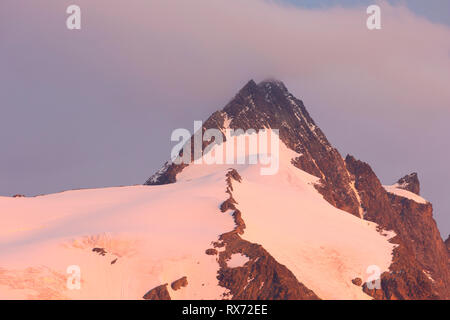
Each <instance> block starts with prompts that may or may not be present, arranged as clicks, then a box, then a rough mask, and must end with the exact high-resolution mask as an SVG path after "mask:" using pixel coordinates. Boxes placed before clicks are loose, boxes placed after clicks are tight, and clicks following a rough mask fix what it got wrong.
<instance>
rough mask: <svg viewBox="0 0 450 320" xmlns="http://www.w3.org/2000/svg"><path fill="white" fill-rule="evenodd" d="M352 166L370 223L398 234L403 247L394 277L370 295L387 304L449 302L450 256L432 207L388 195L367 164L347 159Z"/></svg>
mask: <svg viewBox="0 0 450 320" xmlns="http://www.w3.org/2000/svg"><path fill="white" fill-rule="evenodd" d="M346 164H347V168H348V170H349V172H350V173H351V174H352V175H353V176H354V179H355V188H356V189H357V190H358V193H359V195H360V199H361V205H362V207H363V209H364V210H365V212H366V214H365V216H364V218H365V219H367V220H369V221H373V222H376V223H377V224H379V225H380V227H381V228H383V229H385V230H393V231H394V232H395V233H396V236H395V237H394V238H393V239H392V240H391V241H392V242H393V243H396V244H397V247H396V248H395V249H394V252H393V262H392V264H391V266H390V268H389V270H390V272H386V273H383V274H382V276H381V284H382V285H381V287H382V288H381V291H380V290H375V289H374V290H369V289H367V287H365V290H364V291H365V292H366V293H370V294H371V295H372V296H374V297H376V298H380V297H382V298H383V299H438V298H444V299H446V298H448V295H449V289H450V287H449V286H450V283H449V281H450V274H449V266H448V262H447V252H445V247H444V244H443V241H442V239H441V237H440V234H439V230H438V228H437V226H436V223H435V221H434V219H433V217H432V206H431V204H430V203H427V204H419V203H416V202H414V201H413V200H410V199H407V198H403V197H399V196H396V195H394V194H390V193H388V192H386V190H385V189H384V187H383V186H382V185H381V183H380V181H379V179H378V178H377V176H376V175H375V173H374V172H373V171H372V169H371V168H370V166H369V165H368V164H367V163H364V162H362V161H359V160H356V159H355V158H354V157H352V156H347V158H346Z"/></svg>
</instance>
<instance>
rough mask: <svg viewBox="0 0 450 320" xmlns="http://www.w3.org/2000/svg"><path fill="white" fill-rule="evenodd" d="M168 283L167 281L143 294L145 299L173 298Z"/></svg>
mask: <svg viewBox="0 0 450 320" xmlns="http://www.w3.org/2000/svg"><path fill="white" fill-rule="evenodd" d="M167 285H168V284H167V283H166V284H163V285H160V286H157V287H155V288H153V289H151V290H150V291H149V292H147V293H146V294H145V295H144V296H143V298H144V300H171V298H170V294H169V291H167Z"/></svg>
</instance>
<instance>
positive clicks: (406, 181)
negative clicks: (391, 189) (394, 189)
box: [397, 172, 420, 195]
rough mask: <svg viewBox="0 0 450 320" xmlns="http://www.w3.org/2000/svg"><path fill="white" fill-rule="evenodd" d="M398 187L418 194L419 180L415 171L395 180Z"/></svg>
mask: <svg viewBox="0 0 450 320" xmlns="http://www.w3.org/2000/svg"><path fill="white" fill-rule="evenodd" d="M397 185H398V188H400V189H403V190H407V191H411V192H412V193H415V194H417V195H420V181H419V178H418V176H417V172H413V173H410V174H408V175H406V176H404V177H403V178H401V179H399V180H398V181H397Z"/></svg>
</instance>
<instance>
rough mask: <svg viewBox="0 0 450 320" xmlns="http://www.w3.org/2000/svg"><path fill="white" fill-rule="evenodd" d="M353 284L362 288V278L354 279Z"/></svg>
mask: <svg viewBox="0 0 450 320" xmlns="http://www.w3.org/2000/svg"><path fill="white" fill-rule="evenodd" d="M352 283H353V284H354V285H355V286H358V287H360V286H361V285H362V279H361V278H355V279H352Z"/></svg>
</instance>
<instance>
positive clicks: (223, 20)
mask: <svg viewBox="0 0 450 320" xmlns="http://www.w3.org/2000/svg"><path fill="white" fill-rule="evenodd" d="M373 2H375V1H365V0H362V1H350V0H349V1H331V0H328V1H310V0H290V1H286V2H284V3H281V2H280V1H277V2H272V3H265V2H263V1H258V0H246V1H242V0H217V1H210V0H189V1H185V0H127V1H125V0H96V1H91V0H73V1H65V0H59V1H54V0H36V1H32V2H31V1H25V0H2V1H0V58H1V59H0V111H1V113H0V143H1V146H0V147H1V148H0V150H1V154H0V195H5V196H10V195H13V194H17V193H21V194H26V195H36V194H44V193H51V192H58V191H62V190H67V189H75V188H91V187H104V186H116V185H130V184H140V183H143V182H144V181H145V180H146V178H147V177H148V176H150V175H151V174H152V173H153V172H154V171H155V170H157V169H158V168H159V167H160V166H161V164H162V163H163V162H164V161H165V160H167V159H168V158H169V155H170V150H171V148H172V146H173V145H172V143H171V142H170V134H171V132H172V130H174V129H175V128H181V127H182V128H188V129H191V130H192V126H193V121H194V120H199V119H206V118H207V117H208V116H209V115H210V114H211V113H212V112H214V111H215V110H217V109H220V108H222V107H223V106H224V105H225V104H226V103H227V102H228V100H230V99H231V98H232V97H233V96H234V94H235V93H236V92H237V90H239V89H240V87H242V86H243V85H244V84H245V83H246V82H247V81H248V80H249V79H251V78H253V79H255V81H260V80H263V79H264V78H267V77H275V78H278V79H280V80H282V81H284V82H285V84H286V85H287V87H288V88H289V89H290V90H291V92H292V93H293V94H295V95H296V96H297V97H298V98H300V99H302V100H303V101H304V103H305V105H306V107H307V108H308V110H309V112H310V113H311V115H312V116H313V118H314V119H315V120H316V122H317V123H318V124H319V126H320V127H321V128H322V129H323V131H324V132H325V134H326V135H327V136H328V138H329V140H330V141H331V142H332V143H333V144H334V145H335V146H336V147H337V148H338V149H339V150H340V152H341V153H342V155H343V156H345V154H347V153H350V154H353V155H355V156H356V157H357V158H359V159H361V160H364V161H366V162H368V163H369V164H370V165H371V166H372V167H373V169H374V170H375V172H376V173H377V174H378V176H379V177H380V179H381V180H382V182H383V183H385V184H391V183H393V182H395V181H396V180H397V179H398V178H400V177H401V176H403V175H405V174H407V173H410V172H412V171H417V172H418V173H419V177H420V179H421V182H422V195H423V196H424V197H425V198H427V199H428V200H430V201H432V202H433V205H434V208H435V213H434V214H435V217H436V220H437V221H438V225H439V227H440V230H441V232H442V235H443V236H445V237H446V236H447V235H448V233H449V232H450V198H449V197H448V194H449V191H450V182H449V181H450V170H449V163H450V151H449V148H448V141H449V137H450V133H449V129H448V123H447V122H448V119H449V116H450V90H449V83H450V5H449V4H450V1H447V0H442V1H437V0H434V1H389V2H378V3H379V4H380V6H381V8H382V29H381V30H376V31H369V30H367V28H366V18H367V15H366V12H365V10H366V7H367V5H368V4H371V3H373ZM73 3H76V4H78V5H80V7H81V9H82V18H83V20H82V30H81V31H69V30H67V29H66V27H65V19H66V17H67V15H66V13H65V11H66V8H67V6H68V5H70V4H73Z"/></svg>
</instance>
